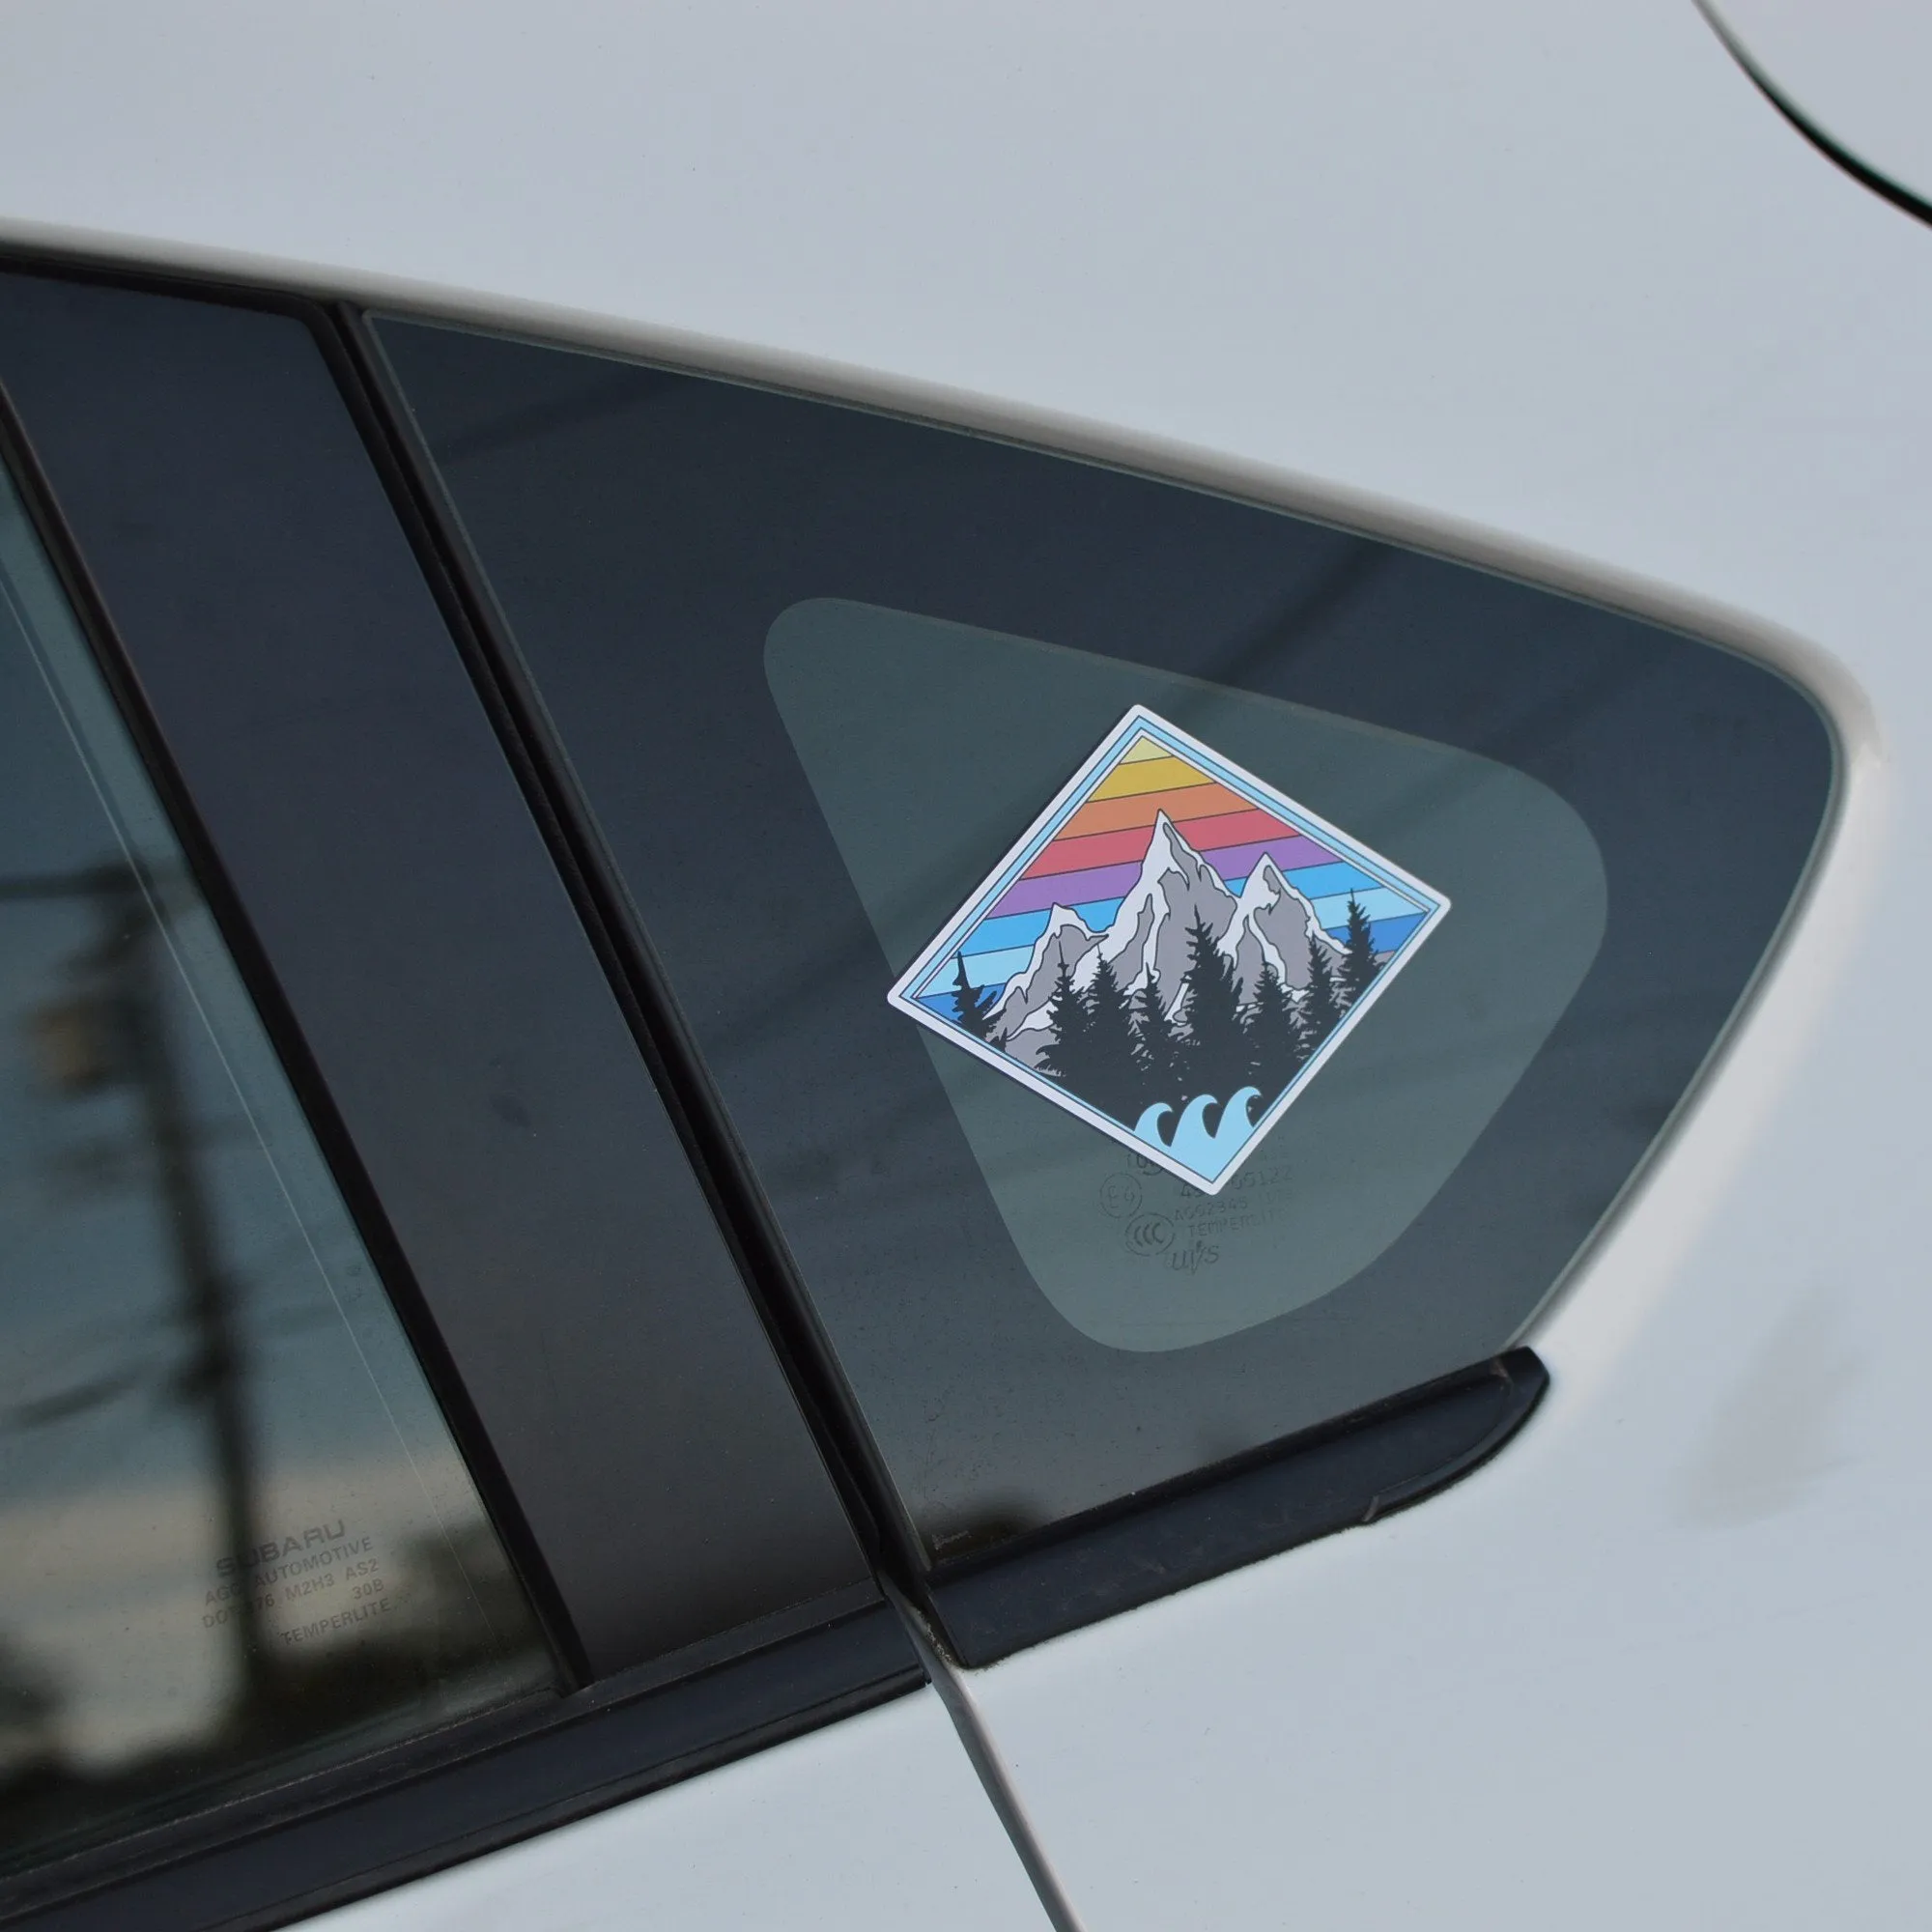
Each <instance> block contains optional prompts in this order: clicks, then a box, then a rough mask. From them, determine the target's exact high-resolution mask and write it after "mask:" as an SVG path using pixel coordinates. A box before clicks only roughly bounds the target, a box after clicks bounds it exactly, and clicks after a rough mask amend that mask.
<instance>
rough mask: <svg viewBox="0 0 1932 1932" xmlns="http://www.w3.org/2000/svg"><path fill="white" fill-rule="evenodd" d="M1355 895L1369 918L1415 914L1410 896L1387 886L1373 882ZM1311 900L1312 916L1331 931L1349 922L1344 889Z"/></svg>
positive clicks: (1397, 917) (1337, 929) (1412, 915)
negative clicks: (1312, 901) (1368, 888)
mask: <svg viewBox="0 0 1932 1932" xmlns="http://www.w3.org/2000/svg"><path fill="white" fill-rule="evenodd" d="M1355 897H1356V899H1358V900H1359V901H1360V903H1361V908H1362V910H1363V911H1364V912H1365V913H1367V914H1368V916H1369V918H1370V919H1371V920H1372V921H1374V920H1378V919H1411V918H1415V917H1417V916H1418V915H1417V914H1416V910H1415V901H1414V900H1413V899H1411V898H1406V897H1404V895H1402V894H1401V893H1399V892H1397V891H1395V890H1394V888H1393V887H1390V886H1376V887H1373V888H1372V889H1371V890H1370V891H1368V892H1365V893H1363V892H1358V893H1356V894H1355ZM1314 903H1315V917H1316V918H1317V919H1319V920H1320V921H1321V923H1322V924H1323V925H1324V926H1326V927H1327V928H1328V929H1329V930H1330V931H1331V932H1339V931H1341V930H1342V929H1343V928H1344V927H1345V926H1347V924H1348V923H1349V895H1348V894H1347V893H1331V894H1329V895H1327V896H1325V897H1323V898H1319V899H1317V900H1316V901H1315V902H1314Z"/></svg>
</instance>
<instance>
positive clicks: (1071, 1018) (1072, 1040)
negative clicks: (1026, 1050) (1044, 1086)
mask: <svg viewBox="0 0 1932 1932" xmlns="http://www.w3.org/2000/svg"><path fill="white" fill-rule="evenodd" d="M1046 1021H1047V1025H1048V1027H1049V1028H1050V1029H1051V1030H1052V1036H1053V1037H1051V1038H1050V1039H1049V1040H1048V1041H1047V1043H1046V1046H1045V1048H1044V1049H1043V1050H1042V1052H1041V1053H1040V1056H1039V1059H1038V1062H1037V1065H1038V1067H1039V1070H1040V1071H1041V1072H1042V1073H1044V1074H1045V1075H1046V1077H1047V1078H1048V1079H1049V1080H1053V1081H1057V1082H1058V1083H1059V1084H1060V1085H1061V1086H1062V1087H1065V1089H1066V1090H1067V1092H1068V1093H1069V1094H1079V1095H1080V1096H1081V1098H1083V1099H1085V1098H1086V1095H1087V1087H1088V1074H1089V1068H1090V1059H1089V1055H1088V1052H1087V1039H1088V1034H1089V1031H1090V1029H1091V1025H1092V1019H1091V1015H1090V1014H1089V1012H1088V1009H1087V998H1086V995H1085V994H1084V993H1082V992H1081V991H1080V989H1079V988H1078V987H1077V986H1076V985H1074V983H1073V969H1072V968H1071V967H1070V966H1068V965H1067V963H1066V961H1065V960H1064V959H1063V960H1062V961H1061V962H1060V970H1059V972H1058V973H1057V974H1056V975H1055V976H1054V981H1053V991H1052V992H1051V993H1049V994H1048V995H1047V1000H1046Z"/></svg>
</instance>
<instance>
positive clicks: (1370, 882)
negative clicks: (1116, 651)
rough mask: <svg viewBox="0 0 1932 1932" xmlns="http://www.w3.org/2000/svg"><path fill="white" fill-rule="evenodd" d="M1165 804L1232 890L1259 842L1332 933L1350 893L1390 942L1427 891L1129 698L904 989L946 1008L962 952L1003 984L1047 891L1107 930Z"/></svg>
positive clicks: (1412, 918) (972, 967)
mask: <svg viewBox="0 0 1932 1932" xmlns="http://www.w3.org/2000/svg"><path fill="white" fill-rule="evenodd" d="M1115 740H1119V742H1118V743H1116V742H1115ZM1096 761H1097V762H1096ZM1163 812H1165V813H1166V815H1167V817H1168V818H1169V819H1170V820H1171V821H1172V822H1173V823H1174V825H1175V826H1176V827H1177V828H1179V832H1180V834H1181V836H1182V837H1183V838H1185V839H1186V840H1187V842H1188V843H1189V844H1190V845H1191V846H1193V848H1194V849H1195V851H1197V852H1198V853H1200V854H1201V856H1202V857H1203V858H1204V859H1206V860H1207V861H1208V864H1209V865H1210V866H1212V867H1214V869H1215V871H1216V872H1218V873H1219V874H1220V877H1221V882H1222V884H1223V885H1225V886H1226V887H1227V888H1228V890H1229V891H1230V892H1232V893H1235V894H1236V895H1238V894H1239V892H1240V890H1241V887H1242V886H1243V885H1244V884H1245V883H1246V881H1247V876H1248V874H1249V872H1251V871H1252V870H1253V869H1254V867H1256V865H1257V864H1259V863H1260V861H1261V858H1262V855H1263V854H1264V853H1266V854H1267V855H1268V856H1269V857H1271V858H1272V859H1273V860H1274V862H1275V864H1276V865H1277V866H1278V867H1280V868H1281V871H1282V873H1283V875H1284V877H1286V878H1287V880H1288V882H1289V884H1290V885H1292V886H1293V887H1294V888H1295V890H1296V891H1297V892H1299V893H1300V894H1301V895H1303V896H1304V897H1305V898H1307V899H1308V900H1309V901H1310V902H1311V903H1312V904H1313V905H1314V907H1315V910H1316V914H1317V916H1318V917H1319V918H1320V919H1321V923H1322V926H1323V927H1324V929H1325V930H1327V931H1328V932H1330V933H1332V934H1333V935H1334V937H1335V938H1337V939H1340V938H1342V937H1343V935H1344V933H1345V931H1346V929H1347V923H1348V916H1349V915H1348V908H1349V899H1350V895H1351V894H1352V895H1353V896H1354V897H1355V898H1357V899H1358V900H1360V902H1361V905H1362V909H1363V910H1364V911H1365V912H1366V913H1367V914H1368V915H1369V921H1370V929H1371V930H1372V931H1373V932H1374V934H1375V943H1376V951H1377V952H1383V953H1393V952H1399V951H1400V950H1401V949H1402V947H1403V944H1404V942H1405V941H1406V940H1407V939H1408V938H1409V937H1410V936H1411V935H1412V934H1413V933H1414V932H1415V931H1416V929H1417V928H1418V927H1419V926H1420V925H1421V924H1422V923H1423V921H1424V920H1425V919H1427V918H1428V917H1429V914H1430V913H1431V911H1432V910H1433V908H1434V905H1435V895H1433V894H1429V893H1428V892H1427V890H1426V889H1423V890H1421V891H1418V890H1417V887H1416V882H1415V881H1413V880H1410V879H1408V878H1407V876H1406V874H1399V873H1397V872H1396V871H1395V870H1394V868H1393V867H1389V866H1388V864H1387V862H1386V861H1383V860H1378V859H1377V858H1376V857H1374V855H1372V854H1370V853H1369V852H1367V851H1366V850H1365V849H1364V848H1363V847H1361V846H1360V845H1358V844H1356V843H1355V842H1354V841H1353V840H1352V839H1350V838H1348V837H1347V836H1346V835H1345V834H1343V833H1340V832H1338V831H1337V830H1336V829H1335V828H1334V827H1333V826H1331V825H1329V824H1327V823H1326V822H1325V821H1324V820H1321V819H1318V818H1316V817H1315V816H1314V815H1313V814H1312V813H1310V812H1308V811H1306V810H1304V809H1303V808H1301V807H1299V806H1296V805H1294V804H1293V803H1292V802H1291V801H1289V800H1288V799H1285V798H1283V797H1282V796H1281V794H1280V793H1278V792H1275V791H1273V790H1271V789H1270V788H1269V787H1267V786H1265V785H1264V784H1263V783H1262V782H1261V781H1260V780H1259V779H1256V778H1253V777H1251V776H1249V775H1248V774H1247V773H1245V772H1241V771H1239V770H1238V769H1237V768H1236V767H1234V766H1232V765H1229V764H1228V763H1226V761H1225V760H1223V759H1221V758H1219V757H1217V756H1216V755H1215V754H1214V753H1211V752H1208V749H1207V747H1205V746H1202V745H1198V744H1197V743H1196V741H1195V740H1193V739H1191V738H1188V737H1186V736H1185V734H1184V733H1182V732H1180V731H1179V730H1177V729H1176V727H1175V726H1173V725H1168V724H1166V723H1165V722H1164V721H1163V720H1160V719H1157V718H1155V717H1154V716H1153V715H1152V714H1151V713H1150V712H1141V711H1136V712H1130V713H1129V714H1128V716H1127V718H1126V719H1124V720H1122V725H1121V726H1119V727H1117V728H1116V730H1115V731H1114V732H1113V733H1111V734H1110V737H1109V741H1108V743H1106V744H1103V745H1102V746H1101V748H1100V751H1099V752H1098V753H1095V755H1094V760H1090V761H1089V765H1088V766H1086V767H1083V768H1082V771H1081V772H1080V773H1079V774H1078V775H1076V777H1075V779H1074V781H1073V782H1072V783H1071V784H1070V785H1069V786H1068V788H1067V790H1066V791H1065V792H1063V793H1062V794H1061V795H1060V797H1059V798H1057V799H1055V801H1054V803H1053V805H1052V806H1050V807H1049V808H1048V809H1047V811H1046V813H1045V814H1044V815H1043V817H1042V818H1041V819H1040V821H1039V822H1038V823H1037V824H1036V825H1035V826H1034V827H1033V828H1032V829H1031V830H1029V832H1028V833H1027V836H1026V837H1025V838H1023V839H1021V841H1020V843H1019V844H1018V845H1017V846H1015V847H1014V849H1013V851H1012V852H1011V853H1009V855H1008V858H1007V860H1006V861H1005V862H1004V863H1003V864H1002V865H1001V867H1000V868H999V869H998V870H997V871H996V872H995V873H994V875H993V880H992V881H991V882H989V883H991V884H993V886H994V887H995V890H994V891H993V892H992V893H991V894H990V895H988V893H987V891H986V889H985V888H984V887H982V888H981V890H980V893H979V894H978V895H976V896H975V899H974V900H973V901H971V902H969V906H968V908H967V909H966V910H967V914H968V916H967V917H966V919H965V920H964V922H963V923H962V922H961V921H958V920H955V921H954V922H953V923H951V924H949V926H948V928H947V932H948V934H954V935H956V936H955V937H954V938H952V940H951V941H950V943H949V944H948V945H947V946H946V947H945V948H944V949H943V950H942V955H941V956H940V958H939V961H938V965H937V967H936V969H935V970H934V971H933V972H931V973H928V974H926V975H924V976H923V977H922V978H921V980H920V981H919V985H918V990H917V992H915V993H914V994H913V997H914V998H915V999H917V1000H919V1001H921V1002H922V1004H923V1005H925V1006H926V1007H927V1008H928V1009H930V1010H933V1011H936V1012H940V1013H942V1014H945V1013H950V1012H951V1011H952V983H953V973H954V966H953V959H954V957H955V955H956V954H960V953H963V954H964V956H965V960H966V977H967V979H968V980H970V981H971V983H972V984H974V985H975V986H998V985H1004V984H1005V983H1006V981H1007V980H1009V979H1010V978H1011V977H1012V976H1013V975H1014V974H1015V973H1018V972H1020V971H1022V970H1023V969H1024V968H1025V966H1026V964H1027V961H1028V959H1029V957H1030V956H1031V955H1032V952H1033V946H1034V942H1035V941H1036V940H1037V938H1038V937H1039V936H1040V934H1041V933H1042V932H1044V931H1045V930H1046V926H1047V921H1048V919H1049V918H1050V917H1051V915H1052V908H1053V907H1055V906H1057V905H1062V906H1070V907H1071V908H1072V909H1073V910H1074V911H1075V912H1077V913H1078V914H1079V915H1080V917H1081V918H1082V919H1083V920H1085V921H1086V922H1087V923H1088V924H1089V925H1090V926H1091V927H1092V928H1093V929H1094V931H1095V932H1101V931H1104V930H1105V929H1106V928H1107V926H1108V925H1109V924H1111V923H1112V922H1113V918H1114V914H1115V913H1116V912H1117V911H1119V910H1120V904H1121V897H1122V894H1124V893H1125V892H1126V891H1127V890H1128V889H1129V888H1130V887H1131V886H1132V885H1133V883H1134V881H1135V880H1136V879H1137V878H1138V877H1139V876H1140V869H1141V863H1142V861H1143V860H1145V859H1146V857H1147V852H1148V844H1149V842H1150V840H1151V838H1153V828H1154V822H1155V820H1156V819H1157V818H1158V817H1159V816H1160V815H1161V814H1162V813H1163ZM944 936H945V935H942V937H944Z"/></svg>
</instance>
